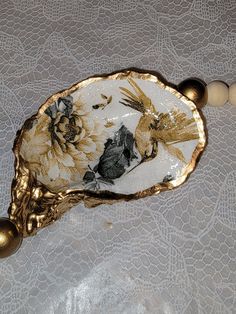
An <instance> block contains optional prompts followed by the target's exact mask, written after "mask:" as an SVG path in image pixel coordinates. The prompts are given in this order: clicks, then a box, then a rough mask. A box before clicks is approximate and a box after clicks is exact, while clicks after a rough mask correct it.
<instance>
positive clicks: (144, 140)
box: [20, 78, 199, 191]
mask: <svg viewBox="0 0 236 314" xmlns="http://www.w3.org/2000/svg"><path fill="white" fill-rule="evenodd" d="M128 83H129V86H130V87H131V89H127V88H124V87H120V92H121V94H120V96H121V98H120V101H119V103H117V104H115V105H116V106H126V107H127V106H128V107H130V110H131V111H133V110H135V111H137V112H139V113H140V119H139V121H138V123H137V126H136V128H135V132H134V133H132V132H131V131H130V130H129V129H128V127H127V126H126V125H125V124H124V123H120V124H119V125H114V123H112V122H111V121H109V120H107V117H106V114H105V113H104V119H103V120H102V119H100V120H98V119H97V118H96V115H94V114H93V113H94V112H96V111H97V110H99V111H102V112H105V109H106V108H107V107H110V106H111V105H112V102H113V97H112V95H109V96H107V95H104V94H101V99H100V102H98V103H95V104H90V105H88V104H84V103H83V102H82V101H81V100H76V101H74V100H73V97H72V96H67V97H63V98H59V99H58V100H57V101H56V102H55V103H53V104H52V105H51V106H49V107H48V108H47V109H46V110H45V112H44V114H42V115H41V116H40V117H39V118H38V119H37V120H35V121H34V122H33V124H32V125H31V126H30V127H29V128H28V129H27V130H26V131H25V133H24V136H23V140H22V144H21V149H20V154H21V156H22V157H23V158H24V160H25V161H26V162H28V167H29V169H30V170H31V171H32V173H33V174H34V176H35V177H36V178H37V180H38V181H39V182H41V183H42V184H44V185H46V186H47V187H48V188H49V189H50V190H52V191H60V190H65V189H67V188H71V187H75V188H76V187H77V186H78V185H79V186H81V185H82V187H84V188H85V189H88V190H93V191H99V190H101V189H107V188H108V186H109V185H115V182H116V180H117V179H118V178H121V177H123V176H125V175H127V174H128V173H130V172H131V171H133V170H134V169H136V168H137V167H139V166H140V165H141V164H142V163H145V162H148V161H150V160H153V159H154V158H158V149H159V145H162V146H163V147H164V149H165V150H166V151H167V153H168V154H169V155H172V156H174V157H175V158H177V159H179V160H180V161H181V162H182V163H186V161H185V157H184V154H183V153H182V151H181V150H180V149H179V148H178V147H176V146H175V144H177V143H180V142H185V141H190V140H194V139H197V138H198V137H199V135H198V130H197V127H196V123H195V120H194V118H188V117H187V115H186V114H185V113H183V112H181V111H179V110H178V109H173V110H171V111H170V112H168V113H161V112H158V111H157V109H156V108H157V107H156V106H154V104H153V103H152V100H151V98H149V97H148V96H147V95H146V94H145V93H144V92H143V90H142V89H141V88H140V86H139V85H138V84H137V83H136V82H135V81H134V80H133V79H131V78H128ZM122 97H123V98H122ZM98 101H99V100H98ZM157 101H158V100H157ZM102 121H103V122H102ZM110 127H112V128H113V129H112V131H111V132H112V133H111V132H110V133H109V132H108V131H107V130H108V128H110ZM157 163H158V160H157ZM174 179H175V178H174V177H173V176H172V174H171V173H169V172H167V174H166V175H165V176H164V178H163V180H162V182H163V183H166V182H169V181H171V180H174Z"/></svg>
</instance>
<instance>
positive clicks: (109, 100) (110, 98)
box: [107, 96, 112, 105]
mask: <svg viewBox="0 0 236 314" xmlns="http://www.w3.org/2000/svg"><path fill="white" fill-rule="evenodd" d="M111 101H112V96H110V97H109V98H108V99H107V104H108V105H109V104H110V103H111Z"/></svg>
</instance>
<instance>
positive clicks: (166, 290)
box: [0, 0, 236, 314]
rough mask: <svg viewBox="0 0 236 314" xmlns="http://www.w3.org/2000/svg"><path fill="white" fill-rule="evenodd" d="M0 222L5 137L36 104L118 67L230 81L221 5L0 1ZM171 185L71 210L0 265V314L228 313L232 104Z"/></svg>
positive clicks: (226, 12)
mask: <svg viewBox="0 0 236 314" xmlns="http://www.w3.org/2000/svg"><path fill="white" fill-rule="evenodd" d="M0 4H1V9H0V108H1V110H0V121H1V124H0V185H1V187H0V204H1V209H0V214H2V215H6V212H7V207H8V204H9V202H10V183H11V180H12V177H13V155H12V153H11V147H12V144H13V139H14V137H15V134H16V131H17V129H19V128H20V126H21V125H22V123H23V122H24V120H25V119H26V117H29V116H30V115H32V114H33V113H34V112H35V111H36V110H37V108H38V107H39V105H40V104H41V103H42V102H44V101H45V100H46V98H47V97H48V96H50V95H51V94H53V93H55V92H57V91H58V90H61V89H63V88H66V87H68V86H70V85H71V84H72V83H75V82H77V81H78V80H80V79H83V78H86V77H87V76H89V75H93V74H99V73H103V72H111V71H114V70H119V69H121V68H125V67H131V66H135V67H139V68H144V69H151V70H157V71H159V72H160V73H162V74H163V75H164V76H165V77H166V78H167V79H168V80H169V81H172V82H173V83H178V82H180V81H181V80H182V79H184V78H187V77H189V76H197V77H200V78H202V79H204V80H206V81H207V82H208V81H210V80H212V79H222V80H224V81H226V82H227V83H232V82H233V81H234V80H235V68H236V2H235V0H228V1H227V0H225V1H224V0H216V1H212V0H193V1H189V0H180V1H178V0H172V1H166V0H158V1H154V0H153V1H151V0H144V1H141V0H140V1H133V0H125V1H119V0H110V1H105V0H100V1H99V0H98V1H89V0H84V1H75V0H70V1H67V0H66V1H65V0H64V1H63V0H60V1H56V0H42V1H38V0H14V1H11V0H1V1H0ZM204 114H205V116H206V119H207V126H208V131H209V144H208V147H207V149H206V152H205V154H204V155H203V156H202V158H201V160H200V163H199V165H198V167H197V169H196V170H195V172H194V173H193V174H192V176H191V177H190V179H189V180H188V182H187V183H186V184H184V185H183V186H182V187H180V188H178V189H176V190H175V191H171V192H166V193H163V194H161V195H160V196H154V197H150V198H146V199H143V200H139V201H135V202H130V203H127V204H125V203H121V204H118V205H114V206H100V207H98V208H96V209H86V208H84V206H83V205H78V206H77V207H76V208H74V209H72V210H71V211H70V213H68V214H67V215H65V216H64V218H63V219H62V220H61V221H59V222H57V223H55V224H54V225H53V226H51V227H49V228H46V229H45V230H43V231H42V232H40V234H39V235H38V236H36V237H34V238H32V239H27V240H25V241H24V243H23V246H22V248H21V250H20V251H19V252H18V253H17V254H16V255H14V256H13V257H11V258H9V259H7V260H1V261H0V313H1V314H6V313H7V314H12V313H18V314H28V313H29V314H31V313H37V314H54V313H55V314H72V313H73V314H77V313H85V314H86V313H91V314H92V313H94V314H95V313H99V314H100V313H104V314H107V313H114V314H117V313H127V314H132V313H133V314H136V313H140V314H141V313H154V314H159V313H165V314H172V313H179V314H182V313H184V314H202V313H207V314H210V313H213V314H225V313H226V314H227V313H236V310H235V309H236V108H233V107H231V106H230V105H229V104H228V105H226V106H225V107H223V108H222V109H215V108H210V107H209V108H205V109H204Z"/></svg>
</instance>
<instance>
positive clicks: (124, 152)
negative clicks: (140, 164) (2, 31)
mask: <svg viewBox="0 0 236 314" xmlns="http://www.w3.org/2000/svg"><path fill="white" fill-rule="evenodd" d="M133 148H134V138H133V134H132V133H131V132H130V131H129V130H128V129H127V128H126V127H125V126H124V125H123V126H121V128H120V129H119V130H118V131H117V132H116V133H115V135H114V138H113V139H111V138H109V139H108V140H107V142H106V144H105V150H104V152H103V155H102V156H101V157H100V159H99V164H98V167H97V171H98V173H99V174H100V175H101V176H102V177H103V178H106V179H111V180H113V179H116V178H119V177H120V176H122V174H124V173H125V171H126V168H128V167H129V166H130V162H131V161H132V160H133V159H135V158H137V156H136V155H135V153H134V151H133Z"/></svg>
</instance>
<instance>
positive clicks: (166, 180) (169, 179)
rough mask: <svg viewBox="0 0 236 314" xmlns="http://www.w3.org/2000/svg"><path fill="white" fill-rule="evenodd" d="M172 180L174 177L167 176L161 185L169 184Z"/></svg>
mask: <svg viewBox="0 0 236 314" xmlns="http://www.w3.org/2000/svg"><path fill="white" fill-rule="evenodd" d="M172 180H174V177H173V176H172V174H167V175H166V176H165V177H164V178H163V181H162V182H163V183H166V182H170V181H172Z"/></svg>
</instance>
